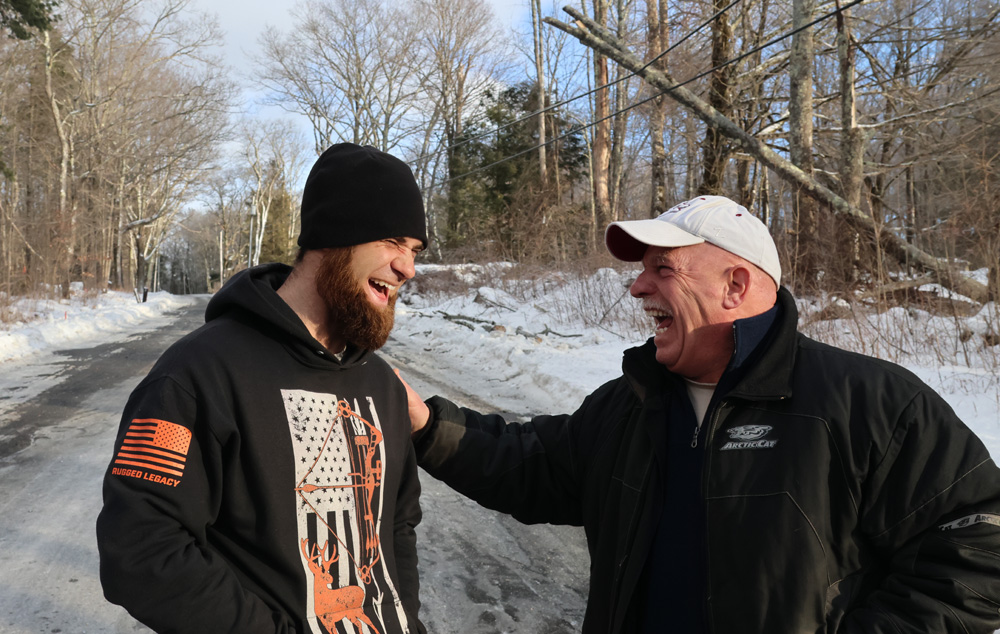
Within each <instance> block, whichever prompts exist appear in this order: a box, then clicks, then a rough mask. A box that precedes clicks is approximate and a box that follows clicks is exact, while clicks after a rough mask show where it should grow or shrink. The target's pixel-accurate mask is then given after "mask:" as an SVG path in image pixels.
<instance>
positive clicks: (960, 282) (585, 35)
mask: <svg viewBox="0 0 1000 634" xmlns="http://www.w3.org/2000/svg"><path fill="white" fill-rule="evenodd" d="M565 10H566V11H567V12H568V13H570V15H572V16H573V17H574V18H575V19H576V25H575V26H570V25H567V24H564V23H562V22H559V21H558V20H554V19H551V18H547V19H546V21H547V22H548V23H549V24H552V25H553V26H555V27H556V28H559V29H561V30H563V31H566V32H567V33H570V34H572V35H573V36H574V37H576V38H577V39H579V40H580V41H581V42H582V43H583V44H584V45H586V46H588V47H592V48H594V49H595V50H600V51H601V52H602V53H603V54H605V55H607V56H608V57H610V58H611V59H614V60H615V61H616V62H618V63H620V64H622V65H623V66H625V67H626V68H628V69H629V70H632V71H633V72H636V73H638V74H639V75H640V76H642V77H643V78H644V79H645V80H646V81H648V82H650V83H651V84H652V85H653V86H654V87H656V88H659V89H660V90H663V91H666V92H669V94H670V95H671V96H672V97H673V98H674V99H677V100H678V101H679V102H680V103H682V104H683V105H684V106H685V107H687V108H689V109H690V110H691V111H692V112H693V113H694V114H695V115H696V116H698V117H699V118H700V119H701V120H702V121H703V122H705V124H706V125H709V126H712V127H715V128H717V129H718V130H719V131H720V132H721V133H722V134H725V135H726V136H727V137H729V138H730V139H732V140H733V141H735V142H737V143H738V144H739V145H740V147H741V148H742V149H743V150H744V151H747V152H749V153H751V154H753V155H754V157H755V158H756V159H757V160H759V161H760V162H761V163H762V164H764V165H766V166H767V167H769V168H770V169H772V170H773V171H774V172H775V173H776V174H777V175H778V176H780V177H781V178H783V179H785V180H786V181H788V182H789V183H790V184H792V185H794V186H796V187H802V188H803V189H804V190H805V191H807V192H808V193H809V194H810V195H811V196H813V197H815V198H817V199H818V200H821V201H822V202H823V203H824V204H826V205H828V206H829V208H830V209H831V210H832V211H833V212H834V213H836V214H838V215H839V216H841V217H843V218H844V219H845V220H847V221H848V222H850V223H851V225H852V226H854V227H855V228H857V229H858V230H859V231H864V232H865V233H867V234H868V235H871V236H873V238H875V239H877V240H878V243H879V244H880V245H881V246H882V248H884V249H885V250H886V252H887V253H889V254H890V255H892V256H893V257H895V258H896V259H897V260H899V261H906V260H907V259H908V258H909V259H912V261H913V262H914V263H915V264H916V265H917V266H920V267H921V268H923V269H925V270H927V271H928V272H930V273H932V274H933V275H934V276H935V278H936V279H938V280H939V281H940V283H942V284H944V285H946V286H948V287H949V288H952V289H954V290H955V291H957V292H960V293H962V294H964V295H965V296H967V297H970V298H972V299H973V300H975V301H979V302H983V301H985V300H986V298H987V296H988V291H987V288H986V286H984V285H983V284H982V283H980V282H977V281H975V280H972V279H969V278H967V277H964V276H961V275H958V274H957V273H956V272H955V271H954V270H953V268H952V266H951V265H950V264H949V263H948V262H946V261H942V260H940V259H939V258H937V257H934V256H933V255H931V254H928V253H926V252H923V251H920V250H919V249H916V248H914V247H913V246H912V245H910V244H907V243H906V242H905V240H902V239H900V238H899V236H897V235H896V234H895V233H893V232H892V231H888V230H887V228H886V227H885V226H879V225H877V224H875V223H873V222H872V220H871V217H870V216H868V215H867V214H865V213H863V212H862V211H861V210H859V209H857V208H855V207H851V206H850V205H849V204H848V203H847V201H845V200H844V199H843V198H842V197H840V196H838V195H837V194H835V193H834V192H833V191H831V190H830V189H829V188H827V187H825V186H824V185H822V184H821V183H818V182H816V180H815V179H813V178H810V177H809V176H807V175H806V174H805V173H803V172H802V170H800V169H799V168H798V167H796V166H795V165H793V164H792V163H790V162H789V161H787V160H786V159H784V158H782V157H781V156H779V155H778V154H777V153H776V152H774V151H773V150H771V149H770V148H768V147H767V146H766V145H765V144H764V143H763V142H761V141H760V140H759V139H757V138H755V137H754V136H752V135H750V134H749V133H747V132H746V131H745V130H743V129H742V128H741V127H739V126H737V125H735V124H734V123H733V122H732V121H731V120H729V119H728V118H726V117H723V116H721V115H720V114H719V112H718V111H717V110H715V109H714V108H712V107H711V106H710V105H709V104H707V103H705V102H704V101H703V100H702V99H700V98H699V97H697V96H696V95H694V94H693V93H692V92H690V91H689V90H687V89H685V88H684V87H681V86H678V84H677V82H676V81H674V80H673V79H672V78H671V77H670V75H669V74H668V73H665V72H662V71H659V70H656V69H652V68H644V64H643V63H642V61H641V60H640V59H639V58H638V57H636V56H635V55H634V54H633V53H632V52H631V51H630V50H629V49H628V48H627V47H626V46H625V45H624V44H622V43H621V42H620V41H619V40H618V39H617V38H616V37H615V36H614V35H612V34H611V33H609V32H608V31H607V30H605V29H604V28H602V27H601V26H600V25H599V24H597V23H596V22H594V21H593V20H590V19H589V18H587V17H586V16H584V15H583V14H582V13H580V12H578V11H576V10H575V9H572V8H570V7H567V8H566V9H565Z"/></svg>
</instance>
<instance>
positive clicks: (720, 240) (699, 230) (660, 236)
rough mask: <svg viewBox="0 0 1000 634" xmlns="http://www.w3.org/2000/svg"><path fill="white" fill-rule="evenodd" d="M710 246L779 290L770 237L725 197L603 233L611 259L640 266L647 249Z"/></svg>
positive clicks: (614, 224)
mask: <svg viewBox="0 0 1000 634" xmlns="http://www.w3.org/2000/svg"><path fill="white" fill-rule="evenodd" d="M702 242H708V243H709V244H714V245H715V246H717V247H719V248H720V249H724V250H726V251H729V252H730V253H732V254H734V255H738V256H740V257H741V258H743V259H744V260H746V261H748V262H751V263H753V264H756V265H757V266H759V267H760V268H761V269H762V270H763V271H764V272H765V273H767V274H768V275H770V276H771V278H772V279H774V283H775V284H776V285H778V286H781V262H780V261H779V260H778V250H777V248H775V246H774V240H773V239H772V238H771V233H770V232H769V231H768V230H767V226H765V225H764V223H763V222H761V221H760V220H759V219H758V218H757V217H756V216H754V215H753V214H751V213H750V212H749V211H747V209H746V207H743V206H742V205H737V204H736V203H734V202H733V201H731V200H729V199H728V198H726V197H725V196H698V197H697V198H694V199H692V200H689V201H687V202H683V203H681V204H679V205H677V206H675V207H671V208H670V209H668V210H666V211H665V212H663V213H662V214H660V215H659V216H657V217H656V218H649V219H646V220H622V221H619V222H612V223H611V224H610V225H608V229H607V231H605V233H604V243H605V244H606V245H607V246H608V251H610V252H611V255H613V256H615V257H616V258H618V259H619V260H624V261H625V262H638V261H639V260H641V259H642V257H643V255H645V253H646V248H647V247H650V246H654V247H686V246H690V245H692V244H701V243H702Z"/></svg>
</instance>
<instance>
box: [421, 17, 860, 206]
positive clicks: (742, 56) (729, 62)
mask: <svg viewBox="0 0 1000 634" xmlns="http://www.w3.org/2000/svg"><path fill="white" fill-rule="evenodd" d="M862 1H863V0H853V2H850V3H848V4H846V5H844V6H843V7H840V8H838V9H835V10H833V11H831V12H829V13H826V14H824V15H822V16H820V17H818V18H816V19H815V20H813V21H812V22H809V23H808V24H804V25H802V26H800V27H798V28H797V29H793V30H791V31H789V32H788V33H786V34H784V35H781V36H779V37H776V38H774V39H773V40H771V41H769V42H766V43H764V44H761V45H760V46H757V47H756V48H753V49H751V50H749V51H747V52H745V53H742V54H740V55H737V56H736V57H734V58H732V59H730V60H727V61H725V62H722V63H721V64H719V65H718V66H715V67H714V68H710V69H709V70H706V71H705V72H703V73H700V74H698V75H695V76H694V77H692V78H690V79H687V80H685V81H683V82H681V83H679V84H677V85H676V86H674V87H672V88H670V89H669V90H664V91H662V92H659V93H656V94H655V95H651V96H649V97H646V98H645V99H642V100H641V101H637V102H636V103H633V104H631V105H628V106H626V107H624V108H622V109H620V110H617V111H615V112H612V113H611V114H609V115H607V116H605V117H601V118H600V119H597V120H595V121H591V122H589V123H585V124H582V125H578V126H577V127H575V128H573V129H571V130H569V131H568V132H566V133H565V134H561V135H559V136H558V137H555V138H553V139H550V140H548V141H546V142H545V143H539V144H538V145H535V146H534V147H531V148H528V149H527V150H522V151H521V152H518V153H516V154H512V155H510V156H508V157H505V158H502V159H500V160H498V161H494V162H492V163H490V164H488V165H483V166H481V167H477V168H476V169H474V170H470V171H468V172H466V173H464V174H459V175H458V176H453V177H451V178H448V179H445V180H442V181H439V182H437V183H431V186H430V188H429V189H434V188H436V187H440V186H442V185H446V184H448V183H450V182H452V181H455V180H458V179H460V178H465V177H466V176H471V175H472V174H476V173H478V172H481V171H483V170H487V169H489V168H491V167H494V166H496V165H500V164H501V163H505V162H507V161H510V160H513V159H515V158H517V157H519V156H523V155H525V154H528V153H530V152H534V151H536V150H538V149H539V148H541V147H545V146H548V145H551V144H552V143H555V142H556V141H561V140H562V139H565V138H567V137H569V136H571V135H573V134H576V133H577V132H580V131H581V130H584V129H586V128H590V127H593V126H595V125H597V124H598V123H601V122H603V121H607V120H608V119H610V118H612V117H615V116H617V115H619V114H621V113H623V112H627V111H628V110H632V109H633V108H637V107H639V106H641V105H643V104H645V103H648V102H650V101H652V100H653V99H656V98H657V97H659V96H661V95H665V94H667V93H668V92H670V91H671V90H674V89H677V88H681V87H683V86H686V85H688V84H690V83H692V82H695V81H697V80H699V79H701V78H702V77H705V76H706V75H710V74H712V73H714V72H715V71H717V70H720V69H722V68H725V67H726V66H730V65H732V64H735V63H737V62H739V61H741V60H743V59H745V58H747V57H749V56H750V55H753V54H754V53H757V52H758V51H761V50H763V49H765V48H767V47H769V46H773V45H774V44H777V43H778V42H780V41H782V40H786V39H788V38H790V37H792V36H793V35H795V34H796V33H799V32H801V31H804V30H806V29H808V28H810V27H812V26H815V25H816V24H819V23H820V22H822V21H824V20H827V19H829V18H831V17H833V16H834V15H837V14H838V13H840V12H841V11H846V10H847V9H850V8H851V7H853V6H855V5H858V4H861V2H862ZM648 66H649V64H647V65H646V66H643V69H645V68H647V67H648Z"/></svg>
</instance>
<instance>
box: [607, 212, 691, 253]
mask: <svg viewBox="0 0 1000 634" xmlns="http://www.w3.org/2000/svg"><path fill="white" fill-rule="evenodd" d="M704 241H705V239H704V238H699V237H698V236H696V235H694V234H692V233H688V232H687V231H684V230H683V229H681V228H680V227H677V226H676V225H672V224H670V223H669V222H664V221H662V220H657V219H656V218H649V219H647V220H623V221H620V222H612V223H611V224H610V225H608V228H607V230H606V231H605V232H604V244H605V245H606V246H607V247H608V251H610V252H611V255H613V256H615V257H616V258H618V259H619V260H623V261H625V262H638V261H639V260H641V259H642V258H643V256H644V255H646V249H647V248H648V247H687V246H691V245H692V244H701V243H702V242H704Z"/></svg>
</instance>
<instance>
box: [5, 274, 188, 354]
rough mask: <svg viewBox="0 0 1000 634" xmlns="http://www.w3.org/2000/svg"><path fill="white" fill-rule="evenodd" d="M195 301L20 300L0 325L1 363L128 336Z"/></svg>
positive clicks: (112, 295) (158, 297) (88, 295)
mask: <svg viewBox="0 0 1000 634" xmlns="http://www.w3.org/2000/svg"><path fill="white" fill-rule="evenodd" d="M193 301H194V298H193V297H190V296H179V295H171V294H170V293H167V292H157V293H150V294H149V297H148V301H147V302H146V303H144V304H139V303H137V302H136V301H135V298H134V297H133V296H132V295H131V294H130V293H124V292H115V291H108V292H107V293H93V292H84V291H82V290H81V289H79V288H74V289H73V290H72V291H71V292H70V297H69V298H68V299H32V298H17V299H15V300H14V301H12V302H10V303H9V304H6V305H7V307H8V308H7V310H8V312H9V314H10V315H11V317H12V319H10V321H9V323H4V324H0V363H3V362H4V361H9V360H12V359H18V358H20V357H24V356H27V355H30V354H33V353H35V352H39V351H42V350H48V349H52V348H58V347H66V346H73V347H85V346H87V345H96V344H98V343H102V342H104V341H108V340H110V339H113V338H114V337H115V336H127V335H128V334H130V333H131V332H132V331H134V330H136V328H138V327H139V326H140V325H147V326H148V322H149V321H150V320H151V319H153V318H159V317H162V315H163V313H165V312H169V311H172V310H177V309H178V308H180V307H182V306H187V305H189V304H191V303H192V302H193Z"/></svg>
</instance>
